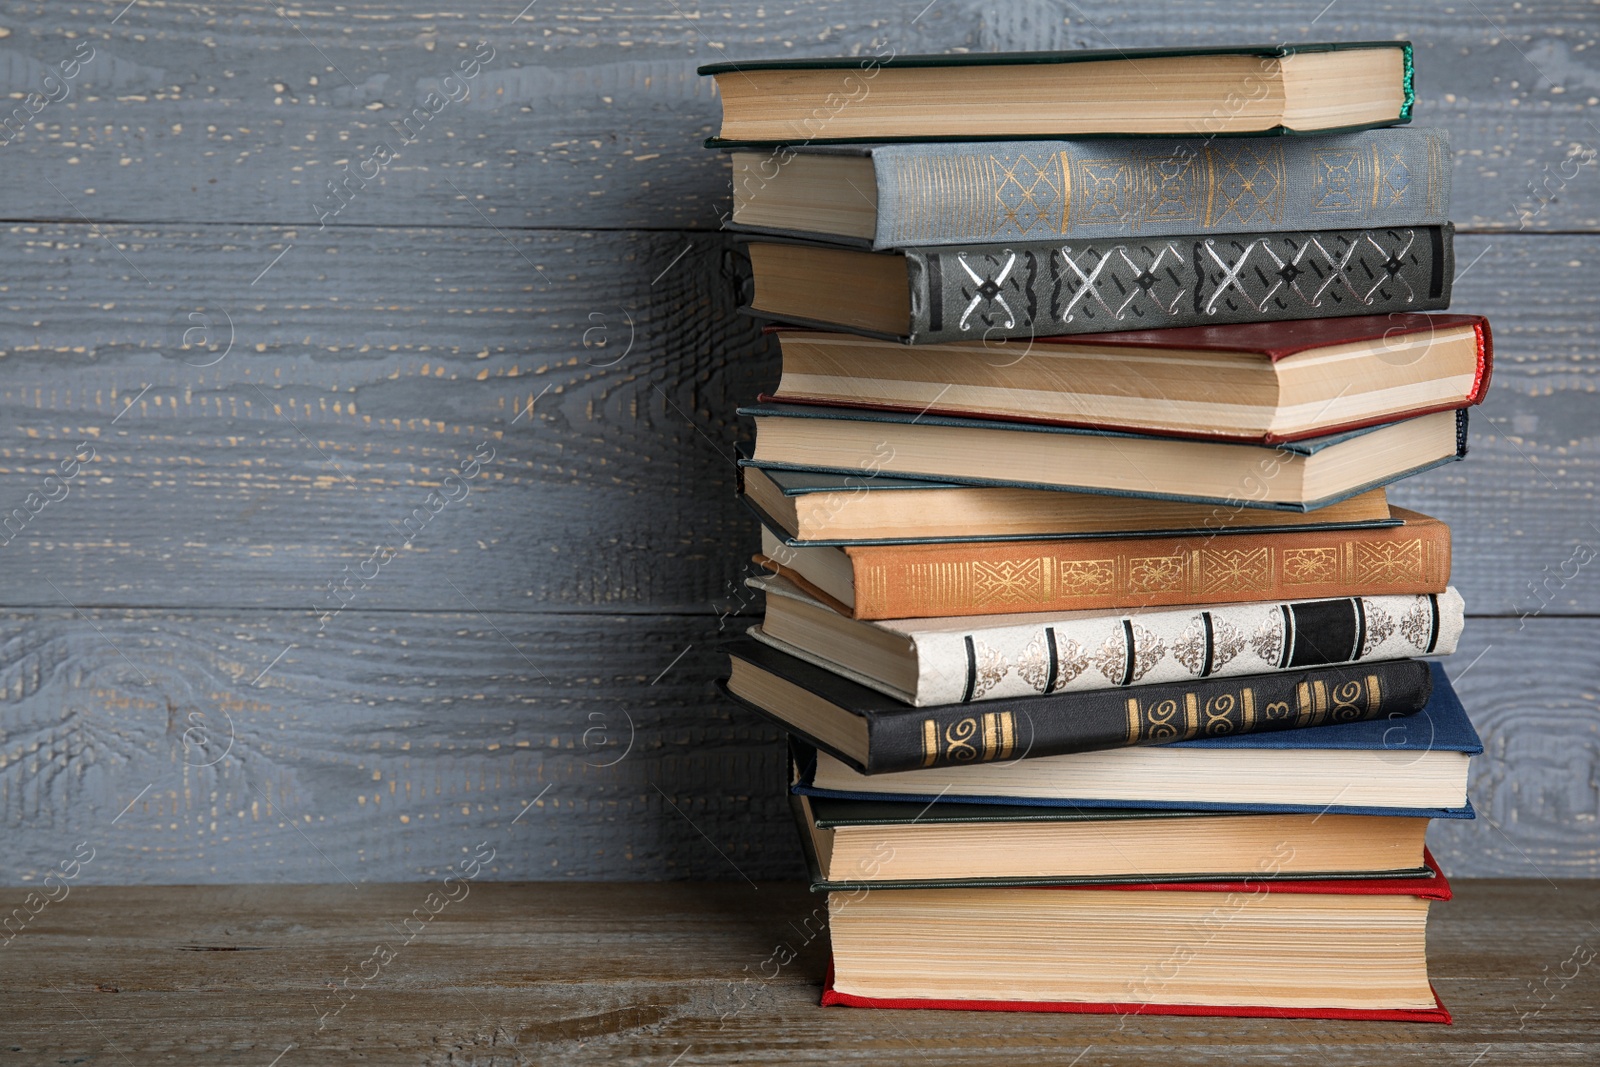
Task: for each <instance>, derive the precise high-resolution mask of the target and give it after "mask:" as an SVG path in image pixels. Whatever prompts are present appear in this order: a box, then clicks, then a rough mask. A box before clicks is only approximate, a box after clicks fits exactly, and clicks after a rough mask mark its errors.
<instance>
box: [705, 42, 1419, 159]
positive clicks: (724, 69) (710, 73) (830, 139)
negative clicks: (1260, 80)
mask: <svg viewBox="0 0 1600 1067" xmlns="http://www.w3.org/2000/svg"><path fill="white" fill-rule="evenodd" d="M1373 48H1395V49H1399V50H1400V53H1401V56H1400V59H1401V63H1400V86H1399V88H1400V91H1401V100H1400V106H1399V109H1398V112H1397V113H1396V115H1395V117H1394V118H1392V119H1388V120H1385V121H1381V122H1370V123H1358V124H1353V125H1349V126H1346V127H1343V128H1342V129H1347V130H1358V129H1364V128H1367V127H1369V126H1390V125H1394V124H1403V123H1408V122H1410V121H1411V112H1412V108H1413V106H1414V104H1415V100H1416V94H1415V86H1414V76H1415V75H1414V67H1413V49H1412V45H1411V42H1410V41H1329V42H1307V43H1303V44H1288V43H1283V44H1268V45H1242V46H1222V47H1188V48H1132V49H1121V48H1111V49H1093V48H1085V49H1071V50H1065V51H1037V52H983V53H971V52H969V53H952V54H938V55H898V54H895V53H894V51H893V49H890V51H889V52H888V54H882V53H875V54H873V55H869V56H865V57H861V56H842V57H819V58H794V59H762V60H749V61H744V60H741V61H739V62H737V63H735V62H731V61H730V62H721V63H708V64H705V65H703V66H701V67H699V68H697V73H699V74H700V75H702V76H706V77H714V78H720V77H723V76H728V75H745V76H749V75H751V74H756V73H760V72H766V71H772V72H784V71H807V70H837V71H856V72H859V73H860V74H861V75H862V76H863V77H866V78H870V77H871V76H873V75H874V74H875V73H876V72H877V71H878V70H879V69H880V68H889V69H894V68H902V69H905V68H919V67H920V68H937V67H954V68H973V67H1006V66H1035V65H1042V64H1062V63H1093V62H1105V61H1110V60H1122V61H1127V62H1130V63H1137V62H1138V61H1140V60H1156V59H1165V58H1174V57H1176V58H1186V57H1192V56H1223V57H1227V56H1243V57H1258V58H1261V59H1282V58H1285V57H1288V56H1292V55H1296V54H1304V53H1317V52H1340V51H1355V50H1366V49H1373ZM852 91H854V90H852ZM841 99H844V100H845V104H844V105H843V106H848V99H849V98H844V97H841ZM1223 103H1225V102H1223V101H1219V105H1222V104H1223ZM1204 128H1205V127H1199V126H1197V127H1195V128H1194V131H1193V132H1196V133H1198V132H1202V130H1203V129H1204ZM1299 132H1300V131H1298V130H1296V129H1294V128H1292V127H1290V126H1288V125H1285V124H1281V123H1280V124H1278V125H1275V126H1270V127H1266V128H1263V129H1259V130H1251V131H1249V132H1247V133H1243V134H1238V135H1235V136H1255V137H1258V136H1272V135H1283V134H1295V133H1299ZM1308 132H1315V133H1321V134H1325V133H1330V132H1340V130H1337V129H1335V130H1330V129H1319V130H1315V131H1308ZM825 133H826V128H825V126H824V127H823V128H821V129H816V130H811V131H809V132H808V134H807V135H806V136H804V137H803V138H802V137H782V138H778V139H776V140H749V139H740V138H730V137H710V138H707V140H706V142H705V144H706V147H707V148H737V147H770V146H773V145H775V144H785V143H798V142H802V141H803V142H804V143H806V144H819V145H827V144H849V143H853V142H860V141H861V140H862V138H857V137H838V136H824V134H825ZM1036 136H1037V135H1029V136H1026V137H1018V138H1012V139H1016V140H1034V139H1036ZM1096 136H1105V137H1108V138H1112V137H1116V136H1117V134H1115V133H1108V134H1097V135H1096ZM970 139H971V138H966V137H937V136H928V135H925V134H919V135H917V136H911V137H896V136H892V135H891V136H874V137H872V138H871V140H872V141H875V142H877V141H896V140H898V141H941V140H955V141H960V140H970Z"/></svg>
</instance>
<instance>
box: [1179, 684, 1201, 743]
mask: <svg viewBox="0 0 1600 1067" xmlns="http://www.w3.org/2000/svg"><path fill="white" fill-rule="evenodd" d="M1199 732H1200V702H1199V700H1197V699H1196V698H1195V695H1194V693H1193V692H1188V693H1185V694H1183V736H1184V739H1185V740H1187V739H1188V738H1191V737H1193V736H1195V735H1196V734H1198V733H1199Z"/></svg>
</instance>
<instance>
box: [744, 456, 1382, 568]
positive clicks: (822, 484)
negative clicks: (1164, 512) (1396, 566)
mask: <svg viewBox="0 0 1600 1067" xmlns="http://www.w3.org/2000/svg"><path fill="white" fill-rule="evenodd" d="M746 468H750V469H754V470H758V471H760V472H761V473H762V475H764V476H765V477H766V478H767V479H768V480H770V481H771V482H772V484H773V485H774V486H775V487H776V488H777V490H778V491H779V492H780V493H781V494H782V495H783V496H785V497H789V498H803V497H810V496H817V497H822V498H825V499H826V500H827V504H828V508H827V511H825V512H824V514H828V513H834V512H837V511H838V510H842V509H843V508H845V507H848V506H849V502H850V500H852V499H854V498H855V497H856V495H857V494H861V493H872V492H878V491H913V492H914V491H916V490H924V491H927V490H950V491H954V492H957V493H962V492H965V493H968V494H970V493H999V494H1005V496H1003V497H1002V498H1001V499H999V500H993V498H990V499H991V500H993V503H992V504H987V505H986V506H1001V505H1003V504H1005V503H1012V502H1013V501H1014V496H1012V494H1014V493H1021V492H1031V491H1030V490H1010V489H991V488H984V487H977V486H965V485H957V484H956V483H954V482H936V481H918V480H915V479H912V478H892V477H889V476H887V475H876V476H873V475H864V474H856V475H840V474H833V473H830V472H828V471H818V470H790V469H785V468H779V467H767V466H764V465H762V464H759V463H756V462H754V461H753V460H751V459H749V458H747V457H741V458H740V460H739V478H738V482H739V500H740V501H741V502H742V503H743V504H744V506H745V507H747V508H749V509H750V511H751V513H752V514H754V515H755V517H756V519H757V520H758V521H759V522H760V523H761V525H762V526H763V527H765V528H766V530H767V532H769V533H771V534H772V535H773V536H774V537H776V538H777V539H778V540H779V541H781V542H783V543H784V544H785V545H788V546H789V547H790V548H814V547H842V546H844V545H909V544H917V545H927V544H954V543H971V542H975V541H1038V540H1052V541H1077V540H1088V539H1099V538H1104V539H1122V538H1129V537H1213V536H1216V537H1227V536H1230V535H1232V534H1235V533H1242V532H1249V531H1255V532H1257V533H1260V532H1264V531H1266V530H1289V529H1293V530H1355V529H1362V528H1374V529H1376V528H1380V527H1385V526H1399V525H1401V524H1402V523H1403V522H1404V520H1403V519H1397V518H1394V517H1393V516H1392V515H1390V516H1389V517H1386V518H1358V517H1354V516H1345V517H1338V518H1335V517H1332V513H1331V512H1330V513H1328V514H1329V515H1330V518H1329V519H1328V520H1327V521H1325V522H1323V521H1308V520H1304V519H1298V518H1296V519H1295V520H1293V521H1291V520H1290V516H1292V515H1296V513H1294V512H1268V513H1265V514H1263V513H1259V512H1254V511H1253V510H1248V511H1242V512H1239V513H1235V514H1227V513H1223V514H1216V513H1215V512H1214V511H1212V510H1210V509H1203V508H1196V507H1189V506H1185V505H1179V506H1178V508H1177V509H1176V510H1175V511H1174V513H1173V521H1171V522H1170V523H1169V524H1167V525H1162V526H1154V527H1142V528H1139V529H1128V528H1126V527H1123V528H1119V529H1109V528H1107V529H1098V530H1077V531H1071V530H1054V529H1049V528H1041V529H1039V530H1037V532H1031V533H995V532H992V531H990V532H980V531H979V530H978V529H977V528H976V526H974V528H973V529H972V530H971V532H968V533H963V534H961V535H959V536H956V535H946V536H929V535H926V534H923V533H918V535H917V536H914V537H832V538H829V537H812V538H801V537H796V536H794V535H792V534H790V533H789V531H788V530H787V529H786V528H785V527H784V525H783V523H782V522H780V521H779V520H778V519H776V518H775V517H774V516H772V515H769V514H768V513H767V512H766V511H764V510H763V509H762V507H761V505H760V504H758V503H757V502H756V501H755V499H754V498H753V497H752V496H751V495H750V494H749V493H748V492H747V491H746V489H745V475H744V471H745V470H746ZM1095 499H1096V500H1100V501H1112V502H1115V501H1118V500H1120V499H1121V498H1119V497H1113V496H1107V495H1105V494H1096V495H1095ZM918 506H925V505H921V503H920V502H918ZM1089 506H1090V507H1093V505H1089ZM961 507H962V509H963V511H965V510H966V509H967V507H968V505H966V503H965V502H964V501H963V503H962V505H961ZM1107 510H1108V511H1109V510H1110V509H1107ZM1118 521H1119V520H1118V518H1117V517H1116V515H1115V514H1114V513H1113V514H1108V515H1107V516H1106V519H1105V520H1104V521H1103V522H1102V523H1101V525H1102V526H1105V527H1109V526H1111V525H1113V524H1115V523H1116V522H1118ZM1208 524H1209V525H1208Z"/></svg>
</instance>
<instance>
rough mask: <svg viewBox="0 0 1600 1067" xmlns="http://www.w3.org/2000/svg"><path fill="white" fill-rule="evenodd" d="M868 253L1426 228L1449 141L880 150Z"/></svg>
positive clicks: (1401, 133)
mask: <svg viewBox="0 0 1600 1067" xmlns="http://www.w3.org/2000/svg"><path fill="white" fill-rule="evenodd" d="M872 161H873V169H874V171H875V173H876V176H877V184H878V224H877V232H876V236H875V238H874V242H873V246H874V247H875V248H879V249H886V248H899V247H905V246H919V245H948V244H983V243H985V242H990V241H1048V240H1053V239H1056V238H1066V239H1072V240H1087V239H1102V238H1119V237H1136V236H1141V235H1142V236H1153V237H1160V236H1166V235H1171V234H1209V235H1215V234H1225V233H1248V232H1252V231H1261V232H1273V231H1279V230H1301V229H1326V228H1333V227H1338V228H1357V227H1363V226H1436V225H1440V224H1442V223H1444V222H1445V221H1446V220H1447V219H1448V217H1449V209H1450V180H1451V172H1452V170H1453V167H1452V161H1451V154H1450V140H1449V135H1448V133H1447V132H1446V131H1444V130H1440V129H1409V128H1393V129H1386V130H1373V131H1370V132H1367V133H1358V134H1345V135H1338V136H1332V137H1317V138H1254V137H1242V138H1228V137H1218V138H1211V139H1206V140H1198V139H1184V140H1177V141H1168V140H1159V141H1158V140H1128V141H1025V142H997V143H990V144H961V143H952V144H926V145H886V146H883V147H880V148H876V149H874V150H873V153H872Z"/></svg>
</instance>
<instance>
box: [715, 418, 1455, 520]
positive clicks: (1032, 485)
mask: <svg viewBox="0 0 1600 1067" xmlns="http://www.w3.org/2000/svg"><path fill="white" fill-rule="evenodd" d="M736 414H739V415H741V416H745V417H747V418H753V419H755V420H756V434H757V455H756V457H755V463H756V464H757V465H758V466H760V467H761V468H762V469H764V470H795V471H812V472H820V473H829V474H840V475H846V476H855V477H858V478H860V477H865V476H868V475H875V474H876V473H877V472H880V471H887V472H888V473H890V474H893V475H898V476H900V477H903V478H909V479H927V480H929V481H937V482H944V483H954V484H960V485H980V486H983V485H987V486H1002V487H1009V488H1014V489H1046V490H1060V489H1067V490H1071V491H1072V492H1079V493H1103V494H1107V495H1111V496H1138V497H1147V498H1150V499H1155V500H1175V501H1182V502H1185V503H1191V504H1216V505H1221V506H1225V507H1241V508H1243V507H1251V508H1270V509H1277V510H1281V511H1302V512H1304V511H1315V510H1317V509H1318V508H1322V507H1326V506H1327V505H1329V504H1333V503H1337V502H1338V501H1341V500H1348V499H1349V498H1350V497H1353V496H1357V495H1358V494H1360V493H1364V492H1366V491H1367V490H1369V489H1377V488H1380V487H1382V486H1386V485H1389V484H1391V483H1393V482H1397V481H1399V480H1401V479H1402V478H1409V477H1411V476H1412V475H1414V474H1421V473H1422V472H1423V471H1427V470H1432V469H1433V468H1434V467H1438V466H1442V465H1444V464H1446V463H1454V462H1456V461H1458V460H1460V459H1462V458H1464V457H1465V456H1466V454H1467V429H1468V417H1467V409H1466V408H1460V409H1458V410H1457V411H1456V412H1455V445H1456V448H1455V453H1454V454H1453V455H1450V456H1446V457H1444V458H1442V459H1437V460H1431V461H1425V462H1421V463H1418V464H1416V465H1415V466H1413V467H1410V468H1408V469H1406V470H1403V471H1398V472H1396V473H1394V474H1390V475H1386V476H1383V477H1379V478H1374V479H1372V480H1370V481H1367V482H1363V483H1362V484H1360V485H1355V486H1350V487H1349V488H1347V489H1344V490H1342V491H1340V492H1337V493H1333V494H1330V495H1329V496H1326V497H1322V498H1319V499H1314V500H1268V499H1263V498H1262V497H1261V495H1259V494H1257V495H1252V496H1246V495H1243V494H1242V493H1236V494H1234V495H1231V496H1220V495H1219V496H1200V495H1196V494H1195V493H1193V492H1176V491H1173V490H1171V489H1167V488H1164V487H1161V486H1156V485H1154V483H1153V482H1152V481H1151V478H1150V475H1149V474H1144V475H1143V477H1144V482H1145V485H1146V486H1149V487H1148V488H1146V487H1142V486H1139V485H1136V484H1133V483H1132V482H1130V483H1129V484H1126V485H1117V486H1116V487H1107V486H1105V485H1101V484H1095V483H1094V482H1093V481H1091V480H1090V477H1089V475H1088V474H1083V475H1073V476H1072V477H1073V483H1074V484H1066V483H1065V482H1063V483H1060V484H1057V483H1053V482H1032V481H1024V480H1018V479H1004V478H991V477H987V476H975V475H967V474H950V473H944V472H936V471H932V470H928V469H926V467H927V466H929V464H928V463H927V462H926V461H925V460H923V459H921V458H914V459H912V460H907V461H904V462H902V460H901V458H900V456H899V454H898V451H897V450H896V448H895V447H894V446H893V445H892V444H890V443H888V442H883V443H882V444H880V446H879V447H878V448H877V450H876V451H875V452H873V451H863V452H861V453H860V454H859V459H858V460H857V463H856V465H854V466H850V465H837V466H836V465H832V464H821V465H808V464H800V463H791V462H787V461H785V460H783V459H776V458H773V457H772V456H771V455H769V454H766V453H764V452H763V451H762V449H761V443H760V427H761V420H763V419H822V420H827V421H833V422H840V423H850V422H865V423H883V424H893V425H895V426H896V427H897V430H896V431H895V432H896V434H897V435H899V434H900V433H902V432H914V431H915V429H916V428H920V427H932V428H953V429H958V428H969V427H970V428H973V429H983V430H1002V431H1006V432H1010V433H1016V434H1018V435H1019V436H1018V437H1017V438H1016V441H1017V444H1016V447H1017V448H1027V447H1028V439H1027V438H1026V437H1023V436H1020V435H1023V434H1029V433H1048V434H1068V435H1078V436H1088V437H1105V438H1111V439H1114V440H1116V441H1118V442H1122V441H1126V442H1128V446H1126V447H1124V446H1122V445H1120V444H1119V445H1118V451H1119V452H1122V453H1124V454H1127V453H1128V452H1130V451H1131V450H1133V449H1135V448H1138V447H1140V445H1141V443H1142V442H1151V441H1170V440H1171V438H1170V437H1166V436H1163V435H1160V434H1150V433H1128V432H1125V431H1121V430H1095V429H1088V428H1086V427H1079V426H1055V425H1041V424H1039V423H1030V422H1002V421H999V420H996V419H962V418H955V417H953V416H950V415H913V414H911V413H910V412H903V411H883V410H872V409H867V408H847V407H821V406H816V405H810V404H757V405H749V406H745V407H741V408H739V409H738V410H737V412H736ZM1420 417H1421V418H1424V419H1426V418H1432V417H1434V416H1428V415H1423V416H1420ZM1404 421H1412V420H1404ZM1389 425H1394V424H1392V423H1391V424H1389ZM907 427H909V428H912V429H911V430H910V431H904V430H902V429H900V428H907ZM1382 429H1384V427H1382V426H1371V427H1362V428H1360V429H1355V430H1350V431H1345V432H1340V433H1333V434H1328V435H1326V436H1324V437H1315V438H1310V439H1308V440H1301V441H1282V442H1279V443H1277V444H1275V445H1272V446H1264V445H1260V444H1257V443H1255V442H1241V441H1199V442H1197V445H1196V447H1222V448H1243V449H1254V450H1256V451H1255V452H1254V454H1253V455H1254V463H1255V465H1256V466H1257V467H1258V469H1260V470H1262V471H1268V470H1276V469H1277V467H1276V466H1275V464H1276V463H1277V462H1279V461H1281V460H1282V459H1284V458H1286V457H1287V458H1293V457H1300V456H1313V455H1315V454H1317V453H1318V452H1320V451H1322V450H1323V449H1326V448H1330V447H1333V446H1335V445H1338V444H1342V443H1343V442H1345V441H1348V440H1350V439H1351V438H1352V437H1354V436H1356V435H1358V434H1363V433H1373V432H1377V431H1380V430H1382ZM1141 454H1142V453H1141ZM912 462H915V463H916V465H917V466H918V467H919V468H921V469H916V470H910V469H902V468H904V467H907V466H909V465H910V464H911V463H912ZM1246 462H1248V460H1247V461H1246ZM891 467H892V468H893V469H892V470H890V469H889V468H891ZM1080 479H1081V480H1080ZM1245 488H1250V487H1249V486H1241V489H1245Z"/></svg>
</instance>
